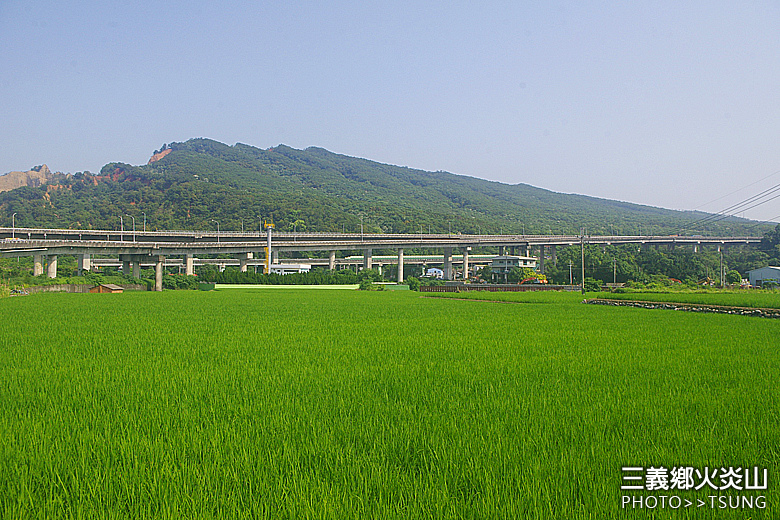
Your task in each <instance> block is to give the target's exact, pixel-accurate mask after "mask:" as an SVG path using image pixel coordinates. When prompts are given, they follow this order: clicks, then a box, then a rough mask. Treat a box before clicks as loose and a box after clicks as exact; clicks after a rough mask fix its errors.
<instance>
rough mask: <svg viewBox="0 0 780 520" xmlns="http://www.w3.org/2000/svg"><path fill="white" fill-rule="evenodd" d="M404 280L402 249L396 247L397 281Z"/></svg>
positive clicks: (401, 281)
mask: <svg viewBox="0 0 780 520" xmlns="http://www.w3.org/2000/svg"><path fill="white" fill-rule="evenodd" d="M403 281H404V250H403V248H400V249H398V283H403Z"/></svg>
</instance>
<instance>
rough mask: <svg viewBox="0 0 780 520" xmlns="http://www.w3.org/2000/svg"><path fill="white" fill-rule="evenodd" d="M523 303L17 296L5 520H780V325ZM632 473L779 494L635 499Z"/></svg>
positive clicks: (0, 465)
mask: <svg viewBox="0 0 780 520" xmlns="http://www.w3.org/2000/svg"><path fill="white" fill-rule="evenodd" d="M513 298H516V299H519V301H521V302H522V303H517V304H507V303H493V302H484V301H462V300H455V299H446V298H421V297H420V295H419V294H418V293H412V292H408V291H407V292H400V291H398V292H359V291H304V290H289V291H256V290H254V291H253V290H230V291H214V292H197V291H180V292H173V291H171V292H164V293H145V292H138V293H132V292H128V293H124V294H40V295H35V296H29V297H18V298H5V299H2V300H0V316H1V317H2V319H1V320H0V516H2V517H3V518H134V519H136V518H333V519H342V518H361V519H362V518H475V519H489V518H565V519H577V518H592V519H602V518H608V519H609V518H696V519H698V518H740V519H742V518H777V517H780V500H779V499H780V493H779V492H778V485H777V481H778V476H780V385H779V384H778V383H780V376H779V374H780V352H778V350H779V349H778V346H780V340H779V338H780V321H776V320H769V319H762V318H751V317H743V316H729V315H718V314H696V313H684V312H674V311H661V310H658V311H651V310H645V309H634V308H617V307H605V306H594V305H582V304H580V303H579V302H580V300H581V299H582V297H581V295H577V294H541V293H539V294H529V295H524V294H518V295H513ZM623 466H639V467H643V468H649V467H650V466H654V467H659V466H664V467H666V468H673V467H676V466H686V467H695V468H702V469H703V468H704V467H709V468H715V467H717V468H722V467H729V466H733V467H750V468H752V467H754V466H757V467H759V468H762V469H763V468H766V469H767V471H768V475H769V481H768V486H767V489H765V490H759V491H756V490H751V491H736V490H734V489H730V490H728V491H712V490H709V491H708V490H707V488H704V489H701V490H699V491H695V490H684V491H677V490H675V491H622V490H621V485H622V484H624V482H623V480H622V478H623V476H624V473H623V472H622V471H621V467H623ZM626 494H632V495H635V496H649V495H655V496H656V497H660V496H661V495H669V496H671V495H676V496H679V497H682V498H687V499H689V500H692V501H694V504H695V500H696V499H703V500H705V502H706V506H705V507H687V508H686V507H680V508H679V509H671V508H669V507H667V508H665V509H661V507H660V503H661V500H660V498H659V499H658V504H659V506H658V507H655V508H654V509H638V508H631V507H627V508H624V507H622V505H621V504H622V498H621V497H622V496H623V495H626ZM709 496H715V497H716V499H715V500H716V501H715V507H711V502H710V499H709V498H708V497H709ZM719 496H723V497H726V498H728V497H739V496H743V497H749V498H750V500H751V501H753V500H754V499H755V497H757V496H764V497H766V501H765V507H764V508H760V507H756V505H755V504H760V503H761V502H760V501H759V500H756V501H755V502H754V506H753V507H752V508H750V507H741V508H739V509H730V508H721V507H720V506H719V505H718V502H717V501H718V498H717V497H719ZM743 505H744V502H743Z"/></svg>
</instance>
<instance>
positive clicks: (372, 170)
mask: <svg viewBox="0 0 780 520" xmlns="http://www.w3.org/2000/svg"><path fill="white" fill-rule="evenodd" d="M155 152H156V153H155V155H154V156H153V160H152V161H150V163H149V164H147V165H143V166H132V165H129V164H124V163H109V164H107V165H105V166H104V167H103V168H102V170H101V172H100V174H97V175H93V174H90V173H89V172H79V173H76V174H75V175H69V176H66V177H64V178H63V177H59V178H58V179H57V180H56V181H54V182H52V183H49V184H46V185H43V186H40V187H30V186H25V187H21V188H18V189H14V190H11V191H7V192H4V193H0V222H3V223H6V222H7V224H5V225H8V224H10V216H11V214H12V213H14V212H15V213H17V216H16V224H17V226H23V227H42V226H52V227H66V228H68V227H70V228H107V229H117V228H118V227H119V217H120V216H122V217H124V218H125V227H126V228H127V227H129V222H128V221H129V219H128V218H127V217H125V215H134V216H135V217H136V221H137V225H138V226H139V227H140V218H143V217H142V215H143V214H144V213H145V214H146V218H147V227H148V228H149V229H213V228H214V227H215V223H213V222H212V220H216V221H218V222H220V227H221V229H222V230H225V231H227V230H240V229H241V228H242V225H243V227H244V229H245V230H257V229H258V227H259V222H260V219H261V218H265V219H268V218H271V219H273V220H274V222H275V223H276V225H277V228H278V229H281V230H290V231H292V230H293V229H297V230H299V231H302V230H307V231H342V230H345V231H359V230H360V224H361V221H362V223H363V226H364V229H365V232H367V233H371V232H392V233H418V232H420V230H421V229H422V230H423V231H425V232H428V230H430V231H432V232H437V231H438V232H447V231H449V230H451V231H452V232H453V233H458V232H460V233H469V234H471V233H520V232H523V231H524V232H525V233H528V234H544V233H555V234H559V233H578V232H579V230H580V228H585V229H586V231H587V232H588V233H590V234H607V233H616V234H636V233H640V232H641V233H644V234H702V235H705V234H721V233H722V234H741V233H750V234H754V235H756V234H761V233H763V232H765V231H766V230H768V229H769V228H770V227H769V226H761V225H758V226H757V225H756V223H755V222H750V221H747V220H742V219H728V220H722V221H719V222H717V223H716V224H713V225H709V226H698V225H696V224H695V223H696V221H697V220H699V219H700V218H702V217H703V216H704V214H702V213H692V212H680V211H672V210H666V209H661V208H655V207H650V206H642V205H637V204H630V203H625V202H618V201H613V200H605V199H598V198H594V197H587V196H582V195H568V194H561V193H555V192H551V191H548V190H544V189H541V188H536V187H533V186H529V185H527V184H515V185H509V184H502V183H499V182H491V181H485V180H481V179H476V178H472V177H467V176H462V175H455V174H452V173H447V172H442V171H439V172H428V171H422V170H415V169H411V168H406V167H399V166H391V165H387V164H380V163H377V162H373V161H369V160H366V159H358V158H354V157H348V156H344V155H338V154H335V153H331V152H329V151H327V150H323V149H321V148H307V149H305V150H297V149H294V148H290V147H287V146H284V145H280V146H277V147H274V148H270V149H267V150H263V149H259V148H255V147H252V146H248V145H244V144H236V145H234V146H228V145H225V144H222V143H219V142H216V141H213V140H209V139H191V140H189V141H186V142H183V143H171V144H170V145H163V147H162V149H161V150H158V151H155ZM162 152H164V153H162Z"/></svg>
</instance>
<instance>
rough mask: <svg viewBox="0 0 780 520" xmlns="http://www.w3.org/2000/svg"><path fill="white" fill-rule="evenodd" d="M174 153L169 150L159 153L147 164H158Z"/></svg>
mask: <svg viewBox="0 0 780 520" xmlns="http://www.w3.org/2000/svg"><path fill="white" fill-rule="evenodd" d="M172 151H173V150H171V149H170V148H168V149H166V150H163V151H161V152H157V153H156V154H154V155H152V157H151V158H150V159H149V162H148V163H146V164H152V163H153V162H157V161H159V160H160V159H162V158H163V157H165V156H166V155H168V154H169V153H171V152H172Z"/></svg>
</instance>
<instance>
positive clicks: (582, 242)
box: [580, 228, 585, 294]
mask: <svg viewBox="0 0 780 520" xmlns="http://www.w3.org/2000/svg"><path fill="white" fill-rule="evenodd" d="M580 252H581V255H582V279H581V280H580V287H581V288H582V294H585V229H584V228H583V229H582V230H581V233H580Z"/></svg>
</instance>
